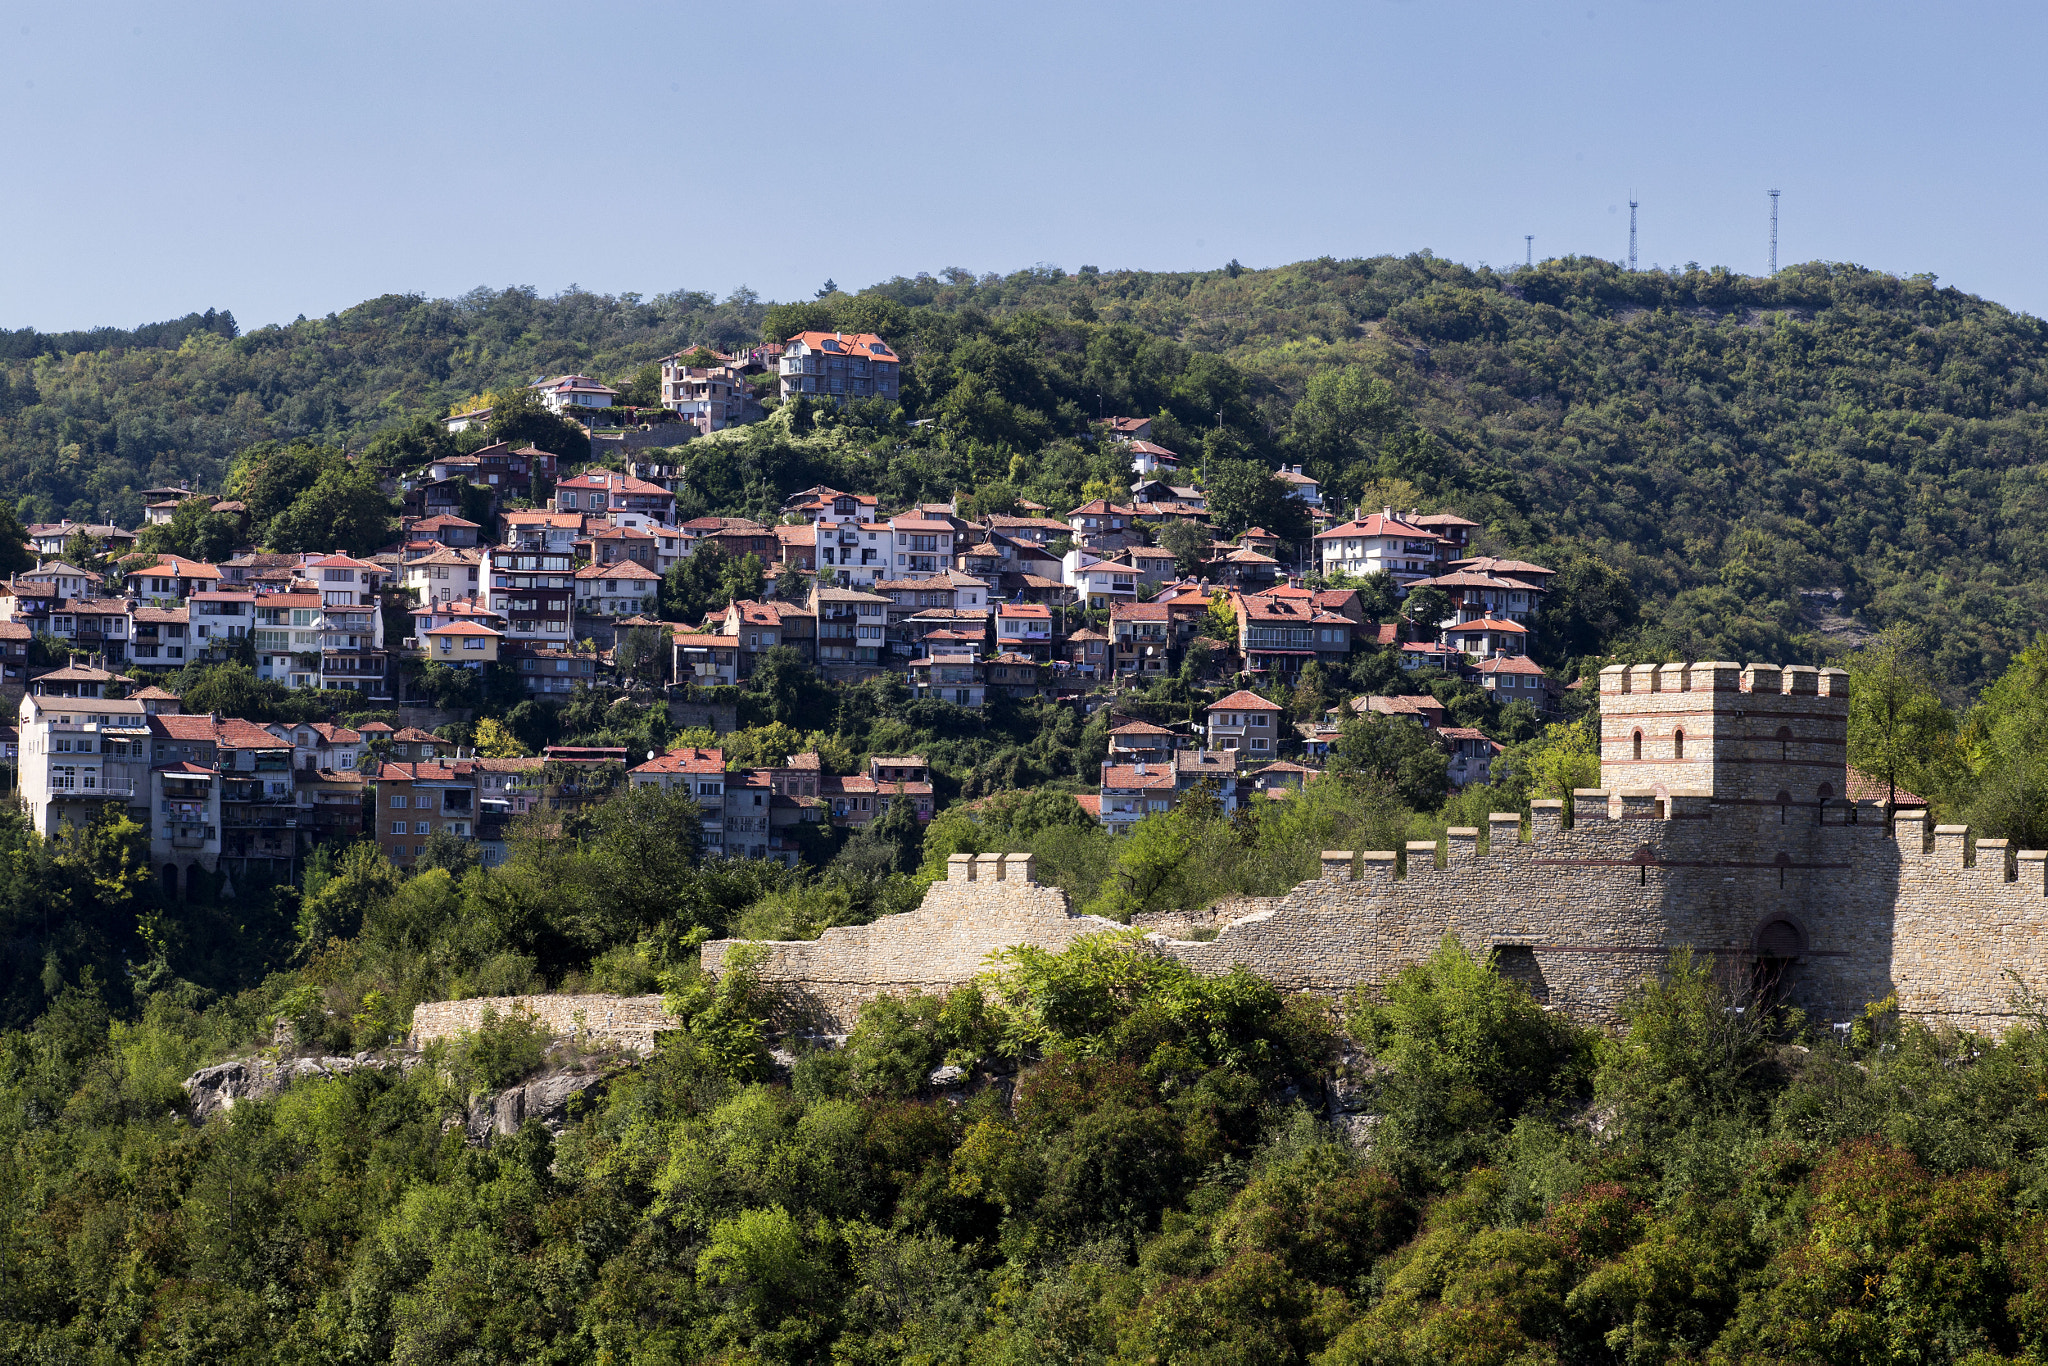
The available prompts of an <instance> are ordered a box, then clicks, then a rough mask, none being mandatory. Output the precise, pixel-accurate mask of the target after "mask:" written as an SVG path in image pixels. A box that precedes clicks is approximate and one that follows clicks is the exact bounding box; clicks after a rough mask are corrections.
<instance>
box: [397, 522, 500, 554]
mask: <svg viewBox="0 0 2048 1366" xmlns="http://www.w3.org/2000/svg"><path fill="white" fill-rule="evenodd" d="M482 534H483V528H482V527H480V526H478V525H477V524H476V523H475V522H471V521H465V520H464V519H462V518H460V517H450V516H448V515H446V514H445V513H444V514H442V515H440V516H437V517H421V518H418V519H416V520H413V521H410V522H408V523H407V524H406V526H405V531H404V539H405V540H407V541H433V542H435V543H436V544H438V545H444V546H447V547H448V548H449V549H450V550H474V549H476V547H477V545H478V543H479V542H480V541H481V539H482Z"/></svg>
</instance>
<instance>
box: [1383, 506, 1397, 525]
mask: <svg viewBox="0 0 2048 1366" xmlns="http://www.w3.org/2000/svg"><path fill="white" fill-rule="evenodd" d="M1380 516H1382V517H1384V518H1386V519H1387V520H1388V521H1390V522H1391V521H1393V520H1394V510H1393V509H1392V508H1390V507H1387V506H1386V505H1385V504H1382V505H1381V506H1380Z"/></svg>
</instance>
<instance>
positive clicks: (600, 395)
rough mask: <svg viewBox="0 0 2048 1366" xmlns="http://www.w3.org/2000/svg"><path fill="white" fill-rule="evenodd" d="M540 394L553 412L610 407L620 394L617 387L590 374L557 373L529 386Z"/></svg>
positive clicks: (541, 399)
mask: <svg viewBox="0 0 2048 1366" xmlns="http://www.w3.org/2000/svg"><path fill="white" fill-rule="evenodd" d="M527 387H528V388H530V389H533V390H535V391H536V392H538V393H539V394H540V401H541V402H542V403H544V404H546V405H547V410H548V411H549V412H551V413H560V412H562V411H564V410H569V411H572V412H573V411H574V410H577V409H590V408H609V407H611V406H612V400H613V399H615V398H617V397H618V396H619V391H618V390H616V389H607V388H605V387H604V386H603V385H602V384H599V383H598V382H597V381H596V380H594V379H592V378H591V377H590V376H588V375H556V376H555V377H554V378H553V379H544V380H541V381H539V382H537V383H535V384H530V385H528V386H527Z"/></svg>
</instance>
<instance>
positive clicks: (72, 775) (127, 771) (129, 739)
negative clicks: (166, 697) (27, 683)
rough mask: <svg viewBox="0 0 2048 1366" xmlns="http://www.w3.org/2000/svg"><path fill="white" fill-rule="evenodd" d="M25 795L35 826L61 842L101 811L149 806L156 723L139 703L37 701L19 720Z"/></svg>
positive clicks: (26, 704) (30, 701)
mask: <svg viewBox="0 0 2048 1366" xmlns="http://www.w3.org/2000/svg"><path fill="white" fill-rule="evenodd" d="M16 718H17V724H16V729H17V733H18V738H17V749H18V751H19V752H18V759H17V761H18V763H19V765H20V777H19V783H20V792H21V801H22V804H23V806H25V807H26V808H27V811H28V818H29V824H30V825H31V826H32V827H34V829H35V831H36V833H37V834H40V835H42V836H44V837H46V838H48V837H52V836H55V835H56V833H57V831H58V829H59V828H60V827H62V826H64V825H66V824H72V825H84V824H86V823H88V822H89V821H90V820H91V819H92V818H93V817H94V816H95V815H97V814H98V812H99V809H100V807H101V806H102V805H104V804H105V803H107V802H116V803H119V804H121V805H122V806H137V805H142V804H144V803H146V802H147V801H148V799H149V769H150V763H151V760H150V749H149V738H150V732H149V720H148V716H147V715H146V714H145V712H144V711H143V704H142V703H141V702H138V701H135V700H133V699H120V700H115V699H111V698H98V697H56V696H50V695H47V694H37V693H31V694H28V695H27V696H25V697H23V698H22V699H21V705H20V706H19V708H18V709H17V712H16Z"/></svg>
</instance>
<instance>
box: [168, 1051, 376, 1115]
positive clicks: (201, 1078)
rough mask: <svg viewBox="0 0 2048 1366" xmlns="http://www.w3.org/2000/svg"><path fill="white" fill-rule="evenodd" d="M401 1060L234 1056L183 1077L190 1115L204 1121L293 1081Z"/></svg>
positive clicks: (281, 1089)
mask: <svg viewBox="0 0 2048 1366" xmlns="http://www.w3.org/2000/svg"><path fill="white" fill-rule="evenodd" d="M404 1065H405V1064H404V1063H399V1062H393V1061H391V1060H388V1059H381V1058H376V1057H373V1056H372V1055H371V1054H368V1053H358V1054H356V1055H355V1056H354V1057H352V1058H285V1059H281V1060H280V1059H275V1058H234V1059H231V1060H229V1061H227V1062H223V1063H217V1064H215V1065H214V1066H212V1067H202V1068H200V1069H199V1070H198V1071H197V1072H194V1073H193V1074H192V1075H191V1076H189V1077H187V1078H186V1079H185V1093H186V1094H187V1095H189V1096H190V1097H191V1098H192V1118H193V1119H194V1120H197V1121H198V1122H200V1123H202V1124H203V1123H205V1122H206V1121H207V1120H209V1119H211V1118H213V1117H214V1116H215V1115H219V1114H225V1113H227V1112H228V1111H229V1110H232V1109H234V1108H235V1103H236V1102H237V1101H244V1100H269V1099H270V1098H271V1097H273V1096H278V1095H282V1094H283V1093H284V1092H286V1091H288V1090H290V1089H291V1088H292V1086H293V1085H294V1084H295V1083H298V1082H306V1081H326V1080H327V1079H329V1078H330V1077H341V1076H347V1075H348V1074H349V1073H350V1072H353V1071H355V1070H356V1069H358V1068H362V1067H398V1066H404Z"/></svg>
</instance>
